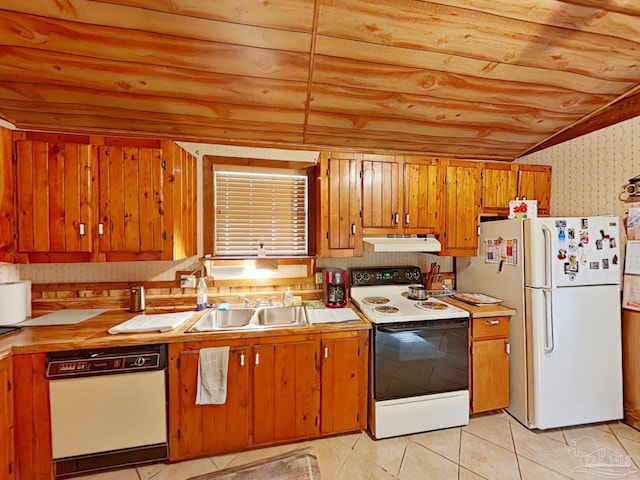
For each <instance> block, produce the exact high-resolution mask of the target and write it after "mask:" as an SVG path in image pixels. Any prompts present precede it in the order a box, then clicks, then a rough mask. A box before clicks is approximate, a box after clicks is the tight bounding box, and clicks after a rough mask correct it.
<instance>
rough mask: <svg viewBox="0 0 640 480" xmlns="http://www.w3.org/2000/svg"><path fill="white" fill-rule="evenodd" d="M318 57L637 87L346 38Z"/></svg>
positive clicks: (599, 88) (330, 40)
mask: <svg viewBox="0 0 640 480" xmlns="http://www.w3.org/2000/svg"><path fill="white" fill-rule="evenodd" d="M316 56H331V57H339V58H345V59H351V60H357V61H363V62H369V63H378V64H380V65H382V66H388V67H391V68H393V67H394V66H406V67H415V68H420V69H427V70H431V69H436V70H440V71H447V72H449V73H451V74H460V75H469V76H473V77H480V78H491V79H494V80H505V81H513V82H520V83H533V84H537V85H541V86H545V85H546V86H550V87H557V88H563V89H567V90H573V91H576V92H583V93H593V94H602V95H620V94H621V93H622V92H624V91H626V90H627V89H629V88H631V87H632V86H633V85H635V82H633V81H627V82H615V81H608V80H602V79H599V78H593V77H589V76H586V75H581V74H577V73H572V72H562V71H554V72H550V71H549V70H548V69H546V68H537V67H529V66H521V65H511V64H508V63H499V62H491V61H486V60H479V59H475V58H469V57H467V56H458V55H451V54H448V53H440V52H431V51H425V50H414V49H410V48H401V47H393V46H387V45H375V44H371V43H366V42H361V41H356V40H349V39H343V38H335V37H327V36H318V38H317V42H316Z"/></svg>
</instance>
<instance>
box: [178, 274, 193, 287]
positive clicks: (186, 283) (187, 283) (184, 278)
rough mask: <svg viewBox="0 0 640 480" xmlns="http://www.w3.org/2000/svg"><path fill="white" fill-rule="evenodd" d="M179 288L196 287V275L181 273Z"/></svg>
mask: <svg viewBox="0 0 640 480" xmlns="http://www.w3.org/2000/svg"><path fill="white" fill-rule="evenodd" d="M180 288H196V276H195V275H181V276H180Z"/></svg>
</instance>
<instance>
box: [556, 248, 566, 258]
mask: <svg viewBox="0 0 640 480" xmlns="http://www.w3.org/2000/svg"><path fill="white" fill-rule="evenodd" d="M565 258H567V251H566V250H565V249H563V248H561V249H560V250H558V260H564V259H565Z"/></svg>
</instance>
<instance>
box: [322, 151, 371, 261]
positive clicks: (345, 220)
mask: <svg viewBox="0 0 640 480" xmlns="http://www.w3.org/2000/svg"><path fill="white" fill-rule="evenodd" d="M361 159H362V155H357V154H349V153H340V154H334V153H325V152H323V153H322V154H321V155H320V162H319V166H318V178H319V181H320V207H319V216H320V218H319V223H320V228H319V229H318V230H317V233H318V237H319V238H318V241H317V244H318V246H319V255H320V256H323V257H356V256H362V220H361V218H360V214H361V209H360V191H361V190H360V164H361Z"/></svg>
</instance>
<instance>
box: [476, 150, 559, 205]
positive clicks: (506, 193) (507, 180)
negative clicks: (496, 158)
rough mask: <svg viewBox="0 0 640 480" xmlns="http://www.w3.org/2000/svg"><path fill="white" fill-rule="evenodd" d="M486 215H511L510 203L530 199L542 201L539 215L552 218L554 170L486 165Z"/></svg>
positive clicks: (483, 203) (484, 182)
mask: <svg viewBox="0 0 640 480" xmlns="http://www.w3.org/2000/svg"><path fill="white" fill-rule="evenodd" d="M482 173H483V188H482V212H483V213H486V214H494V215H508V214H509V201H510V200H514V199H515V198H516V197H526V198H527V199H529V200H537V201H538V215H549V213H550V212H549V210H550V204H551V200H550V199H551V167H550V166H548V165H524V164H522V165H521V164H513V163H510V164H506V163H492V162H486V163H485V164H484V168H483V172H482Z"/></svg>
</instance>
